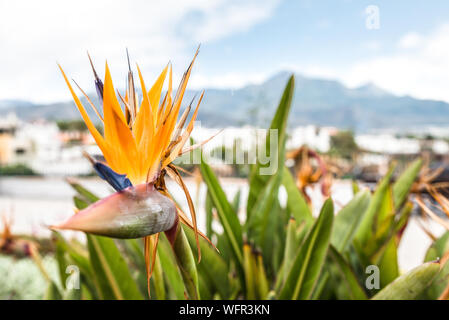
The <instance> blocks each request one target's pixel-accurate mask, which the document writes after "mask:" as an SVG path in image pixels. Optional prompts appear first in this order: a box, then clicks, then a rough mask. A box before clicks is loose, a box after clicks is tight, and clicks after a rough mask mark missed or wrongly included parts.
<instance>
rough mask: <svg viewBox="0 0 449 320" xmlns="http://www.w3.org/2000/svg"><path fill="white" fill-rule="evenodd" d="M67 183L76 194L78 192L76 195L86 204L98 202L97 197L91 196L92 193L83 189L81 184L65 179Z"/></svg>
mask: <svg viewBox="0 0 449 320" xmlns="http://www.w3.org/2000/svg"><path fill="white" fill-rule="evenodd" d="M67 182H68V183H69V184H70V186H71V187H72V188H73V189H75V191H76V192H78V194H79V195H80V196H81V197H82V198H84V200H85V201H87V202H88V203H94V202H96V201H98V200H100V198H99V197H97V196H96V195H95V194H93V193H92V192H90V191H89V190H87V189H86V188H84V187H83V186H82V185H81V184H79V183H78V182H76V181H75V180H72V179H67ZM78 199H81V198H80V197H78Z"/></svg>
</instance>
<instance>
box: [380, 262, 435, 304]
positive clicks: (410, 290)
mask: <svg viewBox="0 0 449 320" xmlns="http://www.w3.org/2000/svg"><path fill="white" fill-rule="evenodd" d="M439 270H440V264H439V263H437V262H427V263H424V264H422V265H420V266H419V267H417V268H415V269H413V270H411V271H409V272H407V273H406V274H404V275H402V276H400V277H399V278H397V279H396V280H394V281H393V282H392V283H390V284H389V285H388V286H386V287H385V288H384V289H382V290H381V291H380V292H379V293H377V294H376V295H375V296H374V297H373V298H372V299H373V300H414V299H415V298H417V297H418V296H419V295H420V294H421V293H422V292H423V291H424V290H425V289H426V288H427V287H428V285H429V284H430V283H431V281H432V280H433V278H434V277H435V276H436V275H437V273H438V271H439Z"/></svg>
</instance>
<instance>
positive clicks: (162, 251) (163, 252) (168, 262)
mask: <svg viewBox="0 0 449 320" xmlns="http://www.w3.org/2000/svg"><path fill="white" fill-rule="evenodd" d="M157 251H158V254H159V258H160V259H161V265H162V266H163V268H164V269H163V271H164V276H165V278H166V280H167V284H168V286H169V288H170V289H171V292H172V293H173V296H172V298H174V299H177V300H184V299H185V296H184V282H183V280H182V276H181V274H180V272H179V269H178V266H177V264H176V260H175V257H174V254H173V250H172V249H171V246H170V243H169V242H168V240H167V238H166V236H165V234H161V236H160V237H159V245H158V249H157Z"/></svg>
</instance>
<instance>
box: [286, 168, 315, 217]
mask: <svg viewBox="0 0 449 320" xmlns="http://www.w3.org/2000/svg"><path fill="white" fill-rule="evenodd" d="M282 184H283V185H284V187H285V190H286V192H287V208H288V211H289V212H290V213H291V214H292V215H293V217H295V219H296V221H297V222H298V223H300V222H301V221H305V222H306V223H307V224H309V223H312V222H313V216H312V211H311V210H310V207H309V205H308V204H307V202H306V200H305V199H304V197H303V196H302V194H301V192H300V191H299V190H298V187H297V186H296V183H295V180H294V179H293V177H292V175H291V173H290V171H289V170H288V168H287V167H286V166H284V172H283V174H282Z"/></svg>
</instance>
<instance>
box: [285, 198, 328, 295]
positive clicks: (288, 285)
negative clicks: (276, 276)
mask: <svg viewBox="0 0 449 320" xmlns="http://www.w3.org/2000/svg"><path fill="white" fill-rule="evenodd" d="M333 218H334V209H333V204H332V199H327V200H326V202H325V203H324V205H323V207H322V209H321V213H320V216H319V217H318V219H317V220H316V221H315V223H314V225H313V227H312V229H311V230H310V232H309V234H308V235H307V238H306V239H305V240H304V243H303V244H302V246H301V248H300V249H299V250H298V253H297V255H296V258H295V261H294V263H293V265H292V267H291V268H290V270H289V272H288V276H287V278H286V281H285V283H284V286H283V287H282V289H281V292H280V294H279V299H283V300H285V299H287V300H292V299H309V298H310V296H311V294H312V291H313V288H314V287H315V284H316V282H317V280H318V277H319V275H320V271H321V269H322V267H323V264H324V261H325V259H326V253H327V248H328V246H329V241H330V235H331V230H332V222H333Z"/></svg>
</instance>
